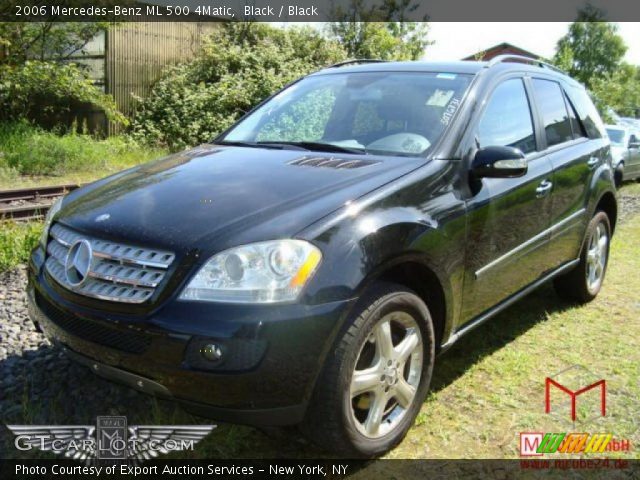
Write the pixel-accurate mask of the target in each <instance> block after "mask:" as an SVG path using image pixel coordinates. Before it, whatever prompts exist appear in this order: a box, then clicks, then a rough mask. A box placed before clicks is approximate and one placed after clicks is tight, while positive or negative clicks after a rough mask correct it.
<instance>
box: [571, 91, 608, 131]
mask: <svg viewBox="0 0 640 480" xmlns="http://www.w3.org/2000/svg"><path fill="white" fill-rule="evenodd" d="M567 93H568V94H569V98H570V99H571V103H573V105H574V106H575V107H576V111H577V112H578V117H580V121H581V122H582V124H583V125H584V128H585V129H586V130H587V135H588V136H589V137H590V138H602V137H604V135H605V133H604V125H603V123H602V120H601V119H600V115H599V114H598V111H597V110H596V107H595V106H594V105H593V102H592V101H591V99H590V98H589V95H588V94H587V92H586V90H585V89H584V88H583V87H581V86H579V85H571V86H570V88H569V89H568V90H567Z"/></svg>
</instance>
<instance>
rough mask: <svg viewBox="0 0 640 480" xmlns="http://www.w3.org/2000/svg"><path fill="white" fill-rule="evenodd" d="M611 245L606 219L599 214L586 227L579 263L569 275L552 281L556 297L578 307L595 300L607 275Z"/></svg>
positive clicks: (607, 219)
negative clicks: (576, 303)
mask: <svg viewBox="0 0 640 480" xmlns="http://www.w3.org/2000/svg"><path fill="white" fill-rule="evenodd" d="M610 243H611V224H610V223H609V217H608V216H607V214H606V213H604V212H603V211H598V212H596V214H595V215H594V216H593V218H592V219H591V221H590V222H589V225H588V227H587V232H586V235H585V240H584V244H583V246H582V252H581V254H580V263H579V264H578V265H577V266H576V268H575V269H573V270H572V271H570V272H569V273H567V274H565V275H562V276H560V277H557V278H556V279H555V280H554V287H555V289H556V292H557V293H558V295H560V296H561V297H563V298H566V299H568V300H573V301H577V302H579V303H587V302H590V301H591V300H593V299H594V298H596V296H597V295H598V293H599V292H600V289H601V288H602V283H603V282H604V276H605V273H606V271H607V265H608V263H609V245H610Z"/></svg>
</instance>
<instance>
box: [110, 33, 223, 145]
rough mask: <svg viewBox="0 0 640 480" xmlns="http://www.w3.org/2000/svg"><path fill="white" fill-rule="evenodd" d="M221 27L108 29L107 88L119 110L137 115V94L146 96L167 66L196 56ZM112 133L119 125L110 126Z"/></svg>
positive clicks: (116, 130) (142, 96)
mask: <svg viewBox="0 0 640 480" xmlns="http://www.w3.org/2000/svg"><path fill="white" fill-rule="evenodd" d="M216 28H218V24H217V23H211V22H202V23H201V22H135V23H122V24H119V25H116V26H114V27H113V28H112V29H110V30H109V31H108V32H107V35H106V36H105V45H104V52H105V56H104V83H105V91H106V93H109V94H111V95H113V98H114V100H115V102H116V104H117V106H118V109H119V110H120V111H121V112H122V113H124V114H125V115H126V116H128V117H132V116H133V115H134V114H135V111H136V107H137V102H136V99H135V97H140V98H144V97H145V96H147V95H148V94H149V92H150V91H151V88H152V87H153V84H154V82H155V81H156V80H157V79H158V78H159V77H160V75H161V73H162V71H163V69H164V68H166V67H167V66H168V65H171V64H175V63H178V62H184V61H186V60H189V59H190V58H193V57H194V56H195V55H196V53H197V52H198V51H199V50H200V48H201V47H202V44H203V41H204V39H205V38H206V36H208V35H209V34H211V33H212V32H213V31H214V29H216ZM106 130H107V133H108V134H109V135H112V134H115V133H118V131H119V130H120V127H119V126H118V125H114V124H108V125H107V129H106Z"/></svg>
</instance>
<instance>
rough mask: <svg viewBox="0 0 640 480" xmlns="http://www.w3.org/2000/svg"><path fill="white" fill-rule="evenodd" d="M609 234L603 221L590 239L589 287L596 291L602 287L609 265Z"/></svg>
mask: <svg viewBox="0 0 640 480" xmlns="http://www.w3.org/2000/svg"><path fill="white" fill-rule="evenodd" d="M608 246H609V235H608V233H607V227H606V226H605V225H604V224H603V223H602V222H601V223H599V224H598V226H597V227H596V229H595V231H594V233H593V235H592V236H591V239H590V241H589V249H588V250H587V288H588V289H589V291H590V292H595V291H597V290H598V289H599V288H600V285H601V284H602V280H603V278H604V271H605V267H606V265H607V256H608Z"/></svg>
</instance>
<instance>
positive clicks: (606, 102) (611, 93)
mask: <svg viewBox="0 0 640 480" xmlns="http://www.w3.org/2000/svg"><path fill="white" fill-rule="evenodd" d="M591 92H592V94H593V98H594V100H595V102H596V105H597V107H598V110H600V112H601V113H602V114H603V116H604V117H605V118H606V119H607V120H609V119H608V117H609V113H608V110H609V108H611V109H613V110H614V111H615V112H616V113H617V114H618V115H621V116H623V117H635V116H636V115H637V113H638V109H639V108H640V67H637V66H634V65H629V64H627V63H623V64H622V65H621V66H620V67H619V68H618V69H617V70H615V71H614V72H613V73H610V74H606V75H604V76H602V77H599V78H595V79H593V81H592V84H591Z"/></svg>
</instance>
